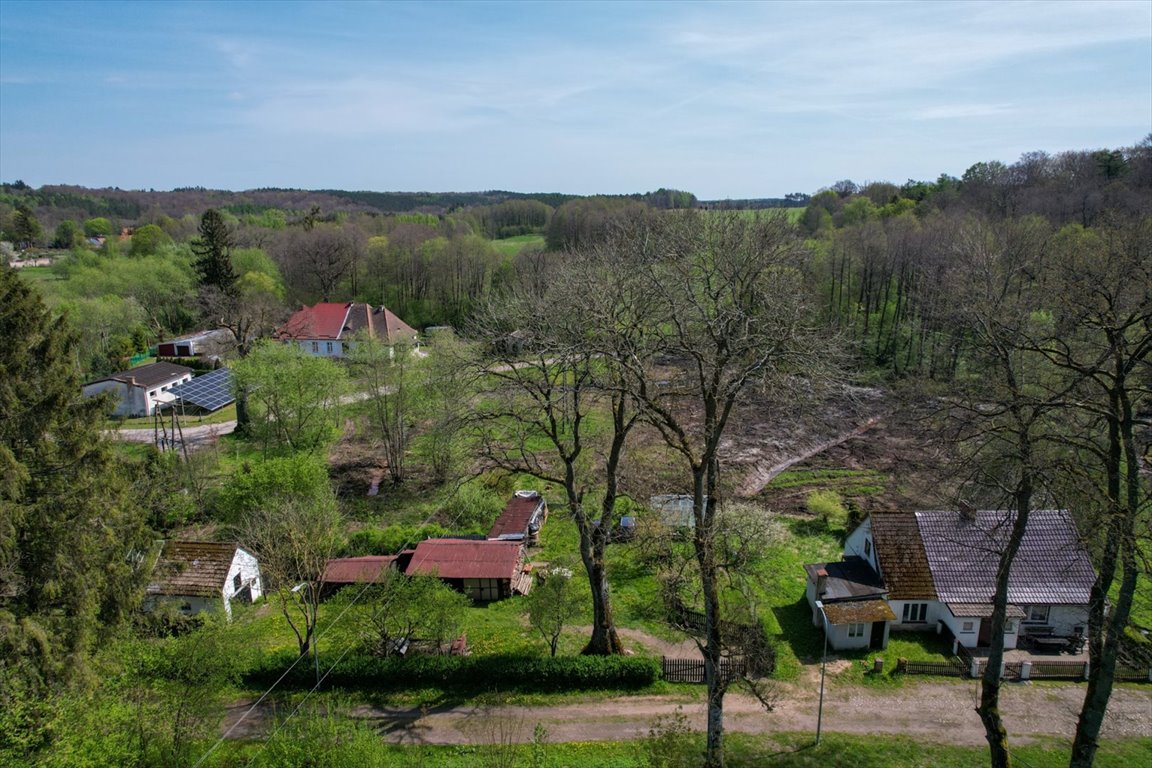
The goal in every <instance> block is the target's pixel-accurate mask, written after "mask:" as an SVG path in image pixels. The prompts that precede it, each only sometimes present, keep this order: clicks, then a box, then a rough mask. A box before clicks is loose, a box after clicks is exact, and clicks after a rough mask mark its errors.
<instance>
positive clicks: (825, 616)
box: [816, 600, 828, 746]
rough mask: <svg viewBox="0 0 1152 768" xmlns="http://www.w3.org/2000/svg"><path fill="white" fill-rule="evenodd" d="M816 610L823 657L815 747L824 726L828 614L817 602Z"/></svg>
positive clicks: (821, 604)
mask: <svg viewBox="0 0 1152 768" xmlns="http://www.w3.org/2000/svg"><path fill="white" fill-rule="evenodd" d="M816 610H818V611H820V618H821V619H822V620H823V624H824V655H823V656H821V657H820V704H819V706H818V708H817V710H816V746H820V732H821V730H822V729H823V726H824V668H825V666H826V665H827V663H828V614H826V613H824V603H822V602H821V601H819V600H817V601H816Z"/></svg>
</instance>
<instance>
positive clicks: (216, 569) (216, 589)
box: [148, 541, 239, 597]
mask: <svg viewBox="0 0 1152 768" xmlns="http://www.w3.org/2000/svg"><path fill="white" fill-rule="evenodd" d="M237 549H239V547H237V546H236V545H235V544H224V543H220V542H215V541H169V542H167V543H166V544H165V545H164V549H163V551H162V552H161V553H160V558H159V559H158V560H157V561H156V568H155V570H153V571H152V581H151V583H149V584H148V594H150V595H198V596H201V597H218V596H220V595H221V593H222V592H223V591H224V581H225V579H227V578H228V570H229V569H230V568H231V567H232V558H233V557H235V555H236V550H237Z"/></svg>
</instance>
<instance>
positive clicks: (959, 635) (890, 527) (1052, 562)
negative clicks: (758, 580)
mask: <svg viewBox="0 0 1152 768" xmlns="http://www.w3.org/2000/svg"><path fill="white" fill-rule="evenodd" d="M1012 519H1013V513H1011V512H1003V511H981V512H969V513H961V512H955V511H934V512H917V513H915V514H911V515H910V514H884V515H874V516H872V517H870V518H868V519H866V520H865V521H864V522H863V523H861V524H860V525H859V526H858V527H857V528H856V529H855V530H854V531H852V533H851V534H849V536H848V539H847V541H846V542H845V544H844V560H842V561H841V562H839V563H814V564H811V565H806V566H804V567H805V569H806V571H807V573H808V589H807V598H808V603H809V605H810V606H811V608H812V612H813V614H812V615H813V623H814V624H816V625H817V626H819V625H821V624H822V623H823V620H824V617H825V616H826V617H827V618H828V620H829V627H828V629H829V643H830V644H831V645H832V646H833V647H835V648H838V649H846V648H865V647H882V646H881V645H880V643H881V642H884V643H886V642H887V637H888V632H889V631H890V630H891V629H896V630H901V631H924V632H938V633H942V632H945V631H947V632H950V633H951V634H952V636H954V637H955V638H956V640H957V641H958V642H959V643H960V644H961V645H963V646H965V647H969V648H975V647H982V646H987V645H989V644H990V642H991V636H990V629H991V616H992V596H993V593H994V587H995V575H996V568H997V565H998V563H999V552H1000V551H1001V550H1002V548H1003V545H1004V541H1005V539H1006V532H1007V530H1009V529H1010V528H1011V525H1010V523H1011V520H1012ZM1094 580H1095V574H1094V572H1093V570H1092V565H1091V561H1090V560H1089V558H1088V554H1087V552H1085V550H1084V548H1083V546H1082V545H1081V544H1080V543H1079V538H1078V536H1077V533H1076V528H1075V525H1074V524H1073V522H1072V519H1071V516H1070V515H1069V514H1068V512H1067V511H1064V510H1035V511H1033V512H1031V513H1029V521H1028V526H1027V528H1026V531H1025V535H1024V540H1023V541H1022V542H1021V545H1020V549H1019V551H1018V553H1017V555H1016V558H1015V560H1014V562H1013V566H1012V571H1011V574H1010V578H1009V589H1008V600H1009V605H1008V612H1007V621H1006V624H1005V628H1004V646H1005V648H1015V647H1017V644H1018V643H1019V641H1020V639H1021V638H1022V637H1024V636H1026V635H1028V634H1033V635H1048V636H1057V637H1072V636H1075V635H1080V636H1083V635H1084V634H1085V630H1086V627H1087V622H1088V599H1089V596H1090V593H1091V587H1092V583H1093V581H1094ZM876 599H882V600H883V602H884V603H885V605H886V607H887V608H888V609H889V610H890V612H891V617H890V618H888V619H887V620H884V619H881V618H880V614H881V612H880V611H879V609H878V608H876V607H875V605H874V604H873V605H872V608H870V609H868V610H865V608H864V605H865V603H864V602H863V601H866V600H876ZM818 601H819V603H820V606H819V607H818V606H817V602H818ZM821 608H822V609H823V611H822V613H821V610H820V609H821ZM865 619H867V620H869V621H871V622H872V626H871V628H870V629H868V628H865V627H863V626H861V625H862V624H863V623H864V622H865ZM878 622H883V623H884V624H885V625H886V626H885V628H884V630H883V632H881V630H880V628H879V627H878V626H877V623H878ZM865 635H868V637H865Z"/></svg>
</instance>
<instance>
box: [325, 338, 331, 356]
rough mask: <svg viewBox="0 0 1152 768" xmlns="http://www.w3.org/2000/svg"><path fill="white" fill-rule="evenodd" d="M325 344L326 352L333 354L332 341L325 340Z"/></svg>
mask: <svg viewBox="0 0 1152 768" xmlns="http://www.w3.org/2000/svg"><path fill="white" fill-rule="evenodd" d="M324 345H325V346H324V351H325V353H326V354H329V355H330V354H332V342H330V341H326V342H324Z"/></svg>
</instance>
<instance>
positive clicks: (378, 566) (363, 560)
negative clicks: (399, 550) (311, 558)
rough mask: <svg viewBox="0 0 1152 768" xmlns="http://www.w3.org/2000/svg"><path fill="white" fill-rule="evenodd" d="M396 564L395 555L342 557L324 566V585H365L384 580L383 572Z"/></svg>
mask: <svg viewBox="0 0 1152 768" xmlns="http://www.w3.org/2000/svg"><path fill="white" fill-rule="evenodd" d="M395 562H396V556H395V555H380V556H368V557H342V558H339V559H337V560H329V561H328V563H327V565H325V566H324V583H325V584H367V583H369V582H378V581H381V580H382V579H383V578H384V572H385V571H386V570H388V569H389V568H391V567H392V564H393V563H395Z"/></svg>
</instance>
